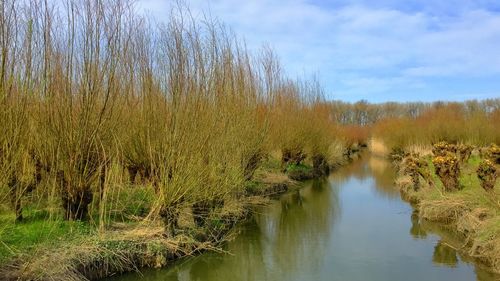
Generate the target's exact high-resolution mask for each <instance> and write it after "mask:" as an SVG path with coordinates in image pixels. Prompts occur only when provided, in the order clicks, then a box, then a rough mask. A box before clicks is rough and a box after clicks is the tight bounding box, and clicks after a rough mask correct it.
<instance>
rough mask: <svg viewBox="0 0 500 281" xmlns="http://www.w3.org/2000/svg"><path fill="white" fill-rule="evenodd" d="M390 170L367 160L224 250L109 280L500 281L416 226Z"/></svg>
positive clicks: (438, 233) (299, 197)
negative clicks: (162, 267)
mask: <svg viewBox="0 0 500 281" xmlns="http://www.w3.org/2000/svg"><path fill="white" fill-rule="evenodd" d="M393 181H394V171H393V170H392V168H391V166H390V165H389V164H388V163H387V162H385V161H383V160H381V159H378V158H374V157H369V156H366V157H364V158H363V159H362V160H358V161H356V162H354V163H353V164H351V165H349V166H347V167H345V168H342V169H341V170H338V171H336V172H334V173H333V174H332V175H331V176H330V177H329V178H328V179H324V180H316V181H313V182H310V183H307V184H305V187H304V188H302V189H300V190H299V191H295V192H292V193H289V194H286V195H284V196H282V197H281V199H280V200H277V201H275V202H273V204H271V205H270V206H266V207H264V208H261V209H259V210H258V214H257V215H255V217H254V218H253V219H252V220H250V221H249V222H247V223H245V224H243V225H241V226H240V230H241V233H240V234H239V235H238V237H237V238H236V239H235V240H233V241H231V242H229V243H228V244H227V245H226V246H225V249H226V250H227V251H228V252H229V253H230V254H220V253H207V254H203V255H201V256H197V257H194V258H190V259H185V260H181V261H179V262H177V263H175V265H173V266H171V267H169V268H167V269H161V270H153V269H149V270H144V271H143V272H142V273H141V274H138V273H132V274H126V275H123V276H120V277H116V278H112V279H110V280H114V281H132V280H153V281H159V280H162V281H163V280H165V281H170V280H172V281H174V280H176V281H177V280H178V281H195V280H196V281H209V280H210V281H211V280H214V281H215V280H217V281H220V280H234V281H239V280H241V281H243V280H245V281H262V280H270V281H282V280H283V281H284V280H287V281H290V280H325V281H326V280H329V281H330V280H342V281H346V280H351V281H356V280H384V281H386V280H407V281H410V280H419V281H422V280H425V281H431V280H454V281H458V280H500V278H499V276H495V275H492V274H490V273H488V272H487V271H485V270H484V269H483V268H482V267H481V266H479V265H476V264H474V263H473V262H472V261H471V260H469V259H467V257H462V256H460V255H459V254H458V253H457V252H456V251H455V250H454V248H457V247H460V245H461V243H463V242H462V241H460V239H458V238H457V237H456V236H454V235H452V234H451V233H450V232H447V231H446V230H444V229H443V228H441V227H439V225H437V224H430V223H421V222H419V221H418V219H417V218H416V215H415V214H414V212H413V209H412V208H411V206H410V205H409V204H408V203H406V202H404V201H402V200H401V199H400V195H399V192H398V190H397V189H396V188H395V186H394V184H393Z"/></svg>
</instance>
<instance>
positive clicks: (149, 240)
mask: <svg viewBox="0 0 500 281" xmlns="http://www.w3.org/2000/svg"><path fill="white" fill-rule="evenodd" d="M337 160H338V161H335V162H331V163H330V167H331V168H332V169H335V167H338V166H340V165H343V164H345V163H347V162H348V159H343V158H340V159H337ZM300 167H301V169H304V170H306V171H307V173H308V175H309V172H310V171H312V170H313V168H312V163H309V162H308V161H305V162H304V163H302V164H300ZM296 169H297V167H296V165H295V164H290V165H288V166H287V167H285V168H283V167H282V166H281V163H280V161H278V160H277V159H274V160H272V159H268V160H267V161H264V162H263V165H262V166H260V167H259V168H258V169H257V170H256V171H255V176H254V178H253V180H252V181H249V182H247V183H246V188H245V192H244V193H243V194H240V195H239V196H238V197H234V198H232V199H229V200H226V202H224V204H223V205H221V206H219V207H217V208H214V209H212V210H211V211H210V213H209V214H205V218H204V219H205V221H204V223H203V225H202V226H201V225H199V224H197V222H196V218H195V217H194V216H195V214H194V212H193V209H192V208H188V207H185V208H183V209H180V210H179V220H178V226H177V227H176V231H175V234H174V235H172V236H170V235H166V234H165V226H164V224H163V222H162V221H161V220H155V219H149V218H148V217H147V216H148V214H149V210H150V209H151V208H152V207H153V205H154V200H151V198H150V196H148V195H147V194H144V193H145V191H142V192H137V191H136V193H135V194H133V195H130V194H129V197H128V198H123V199H122V202H123V203H124V204H126V205H128V206H127V208H126V210H123V209H120V208H119V207H117V208H118V210H117V212H118V213H119V214H120V215H121V216H120V217H116V218H114V219H113V223H112V224H110V225H109V226H108V227H107V228H106V229H105V230H104V231H99V229H96V228H95V227H93V225H92V223H91V222H88V221H66V220H56V219H48V218H47V217H45V215H46V214H42V213H40V212H38V211H37V210H35V209H33V210H31V209H29V208H27V209H26V210H25V215H26V219H25V220H23V221H22V222H18V223H16V224H11V223H8V222H9V221H12V220H14V214H12V213H11V214H9V215H7V217H5V216H4V217H2V218H1V219H2V225H5V227H2V229H1V232H0V238H1V239H0V241H2V247H0V249H2V251H1V252H0V254H1V255H0V257H1V258H2V260H1V261H2V266H1V267H0V279H2V280H75V281H77V280H78V281H80V280H97V279H100V278H104V277H108V276H112V275H115V274H120V273H123V272H128V271H134V270H139V269H140V268H143V267H164V266H168V265H169V264H170V263H171V262H172V261H174V260H176V259H179V258H182V257H187V256H192V255H196V254H198V253H201V252H204V251H221V249H220V248H219V246H220V245H221V243H224V242H225V241H227V240H228V239H231V238H232V237H233V235H235V234H236V233H233V232H232V230H233V227H234V226H235V224H237V223H238V222H240V221H242V220H244V219H246V218H247V217H248V216H250V215H251V214H252V209H253V208H254V207H256V206H258V205H263V204H267V202H268V201H269V200H270V199H271V198H273V197H275V196H279V195H280V194H282V193H284V192H287V191H288V190H290V189H294V188H300V186H301V184H300V183H299V182H297V181H295V180H292V179H290V175H294V173H296ZM319 176H322V175H319V174H314V173H313V174H311V175H310V177H319ZM308 178H309V177H308ZM134 188H136V189H137V188H138V187H134ZM152 195H154V192H153V194H152ZM31 212H35V213H31ZM9 216H10V217H9ZM4 223H5V224H4Z"/></svg>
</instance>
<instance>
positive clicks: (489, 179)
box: [477, 159, 498, 191]
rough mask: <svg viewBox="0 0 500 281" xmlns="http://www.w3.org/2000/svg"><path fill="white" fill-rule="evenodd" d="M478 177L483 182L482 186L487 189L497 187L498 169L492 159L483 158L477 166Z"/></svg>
mask: <svg viewBox="0 0 500 281" xmlns="http://www.w3.org/2000/svg"><path fill="white" fill-rule="evenodd" d="M477 177H478V178H479V181H480V182H481V187H482V188H483V189H484V190H486V191H491V190H493V188H494V187H495V182H496V179H497V177H498V173H497V169H496V167H495V165H494V164H493V162H491V161H490V160H487V159H486V160H483V161H481V163H479V167H478V168H477Z"/></svg>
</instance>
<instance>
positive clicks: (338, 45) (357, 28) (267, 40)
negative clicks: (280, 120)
mask: <svg viewBox="0 0 500 281" xmlns="http://www.w3.org/2000/svg"><path fill="white" fill-rule="evenodd" d="M172 2H174V1H172V0H139V1H138V8H139V9H140V10H143V11H148V12H149V13H151V14H152V15H153V16H155V17H156V18H157V19H159V20H162V19H166V15H167V14H168V11H169V5H170V4H169V3H172ZM186 3H187V5H189V6H190V8H191V10H192V13H193V15H195V16H201V15H202V14H203V13H207V14H211V15H212V16H213V17H216V18H218V19H220V20H221V21H223V22H224V23H226V24H227V25H228V26H229V27H231V28H232V29H233V30H234V31H235V32H236V34H238V35H239V36H241V37H242V38H244V39H245V41H246V43H247V45H248V47H249V49H250V50H253V51H258V50H259V49H260V47H261V46H262V45H263V44H268V45H270V46H272V47H273V49H274V50H275V51H276V53H277V54H278V56H279V57H280V59H281V61H282V63H283V65H284V68H285V70H286V71H287V73H288V75H289V76H290V77H299V76H304V75H316V76H317V77H318V78H319V80H320V81H321V83H322V84H323V86H324V87H325V90H326V93H327V95H328V98H330V99H341V100H345V101H357V100H360V99H366V100H368V101H371V102H384V101H434V100H466V99H485V98H496V97H500V1H498V0H496V1H490V0H484V1H482V0H477V1H473V0H471V1H465V0H448V1H444V0H435V1H432V0H428V1H417V0H410V1H398V0H382V1H368V0H366V1H365V0H358V1H347V0H340V1H313V0H309V1H307V0H288V1H286V0H246V1H238V0H191V1H186Z"/></svg>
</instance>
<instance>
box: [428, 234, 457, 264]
mask: <svg viewBox="0 0 500 281" xmlns="http://www.w3.org/2000/svg"><path fill="white" fill-rule="evenodd" d="M432 261H433V262H435V263H437V264H442V265H446V266H450V267H455V266H457V263H458V257H457V251H456V250H455V249H453V248H452V247H450V246H449V245H447V244H446V243H444V242H443V241H442V240H439V241H438V242H437V244H436V246H435V247H434V254H433V255H432Z"/></svg>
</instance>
